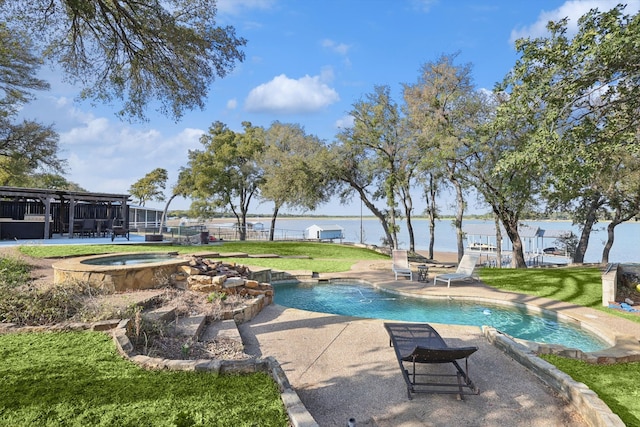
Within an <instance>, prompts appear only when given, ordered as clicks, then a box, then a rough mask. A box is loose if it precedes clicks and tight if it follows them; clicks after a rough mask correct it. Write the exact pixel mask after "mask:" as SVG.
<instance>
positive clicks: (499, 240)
mask: <svg viewBox="0 0 640 427" xmlns="http://www.w3.org/2000/svg"><path fill="white" fill-rule="evenodd" d="M493 218H494V220H495V224H496V267H498V268H502V228H501V227H500V218H498V215H495V214H494V217H493Z"/></svg>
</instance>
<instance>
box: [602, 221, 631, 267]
mask: <svg viewBox="0 0 640 427" xmlns="http://www.w3.org/2000/svg"><path fill="white" fill-rule="evenodd" d="M636 215H637V212H633V213H631V214H628V215H626V216H623V214H622V212H620V209H616V212H615V215H614V217H613V219H612V220H611V222H610V223H609V225H608V226H607V243H605V245H604V249H603V250H602V260H601V262H602V264H608V263H609V252H611V248H612V247H613V241H614V237H615V231H614V230H615V228H616V227H617V226H618V225H619V224H622V223H623V222H626V221H629V220H630V219H631V218H633V217H634V216H636Z"/></svg>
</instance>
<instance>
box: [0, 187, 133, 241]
mask: <svg viewBox="0 0 640 427" xmlns="http://www.w3.org/2000/svg"><path fill="white" fill-rule="evenodd" d="M129 197H130V196H129V194H111V193H90V192H85V191H68V190H56V189H44V188H21V187H2V186H0V201H1V202H2V205H1V206H0V220H1V219H4V221H5V222H11V223H12V224H14V225H15V224H18V223H19V224H21V226H22V228H24V229H29V224H33V227H40V225H39V224H41V223H44V224H43V225H44V233H43V236H42V238H44V239H48V238H51V234H52V231H53V230H52V226H53V224H54V223H55V224H56V226H55V227H54V228H56V229H58V226H59V225H61V224H68V233H69V238H72V237H73V226H74V222H75V220H76V219H77V218H76V213H79V212H81V213H82V215H81V218H85V217H87V215H89V216H90V215H92V214H93V215H94V218H95V215H97V214H96V209H95V207H96V206H98V205H100V206H105V207H106V208H105V209H102V211H104V212H105V215H109V217H110V218H116V219H119V220H120V221H122V223H123V224H125V225H126V223H127V222H128V212H127V208H128V205H127V203H128V202H129ZM55 205H58V208H57V209H55V211H56V212H55V214H54V212H53V211H54V209H52V207H53V206H55ZM66 207H68V209H66ZM82 207H86V208H87V209H84V210H82V209H79V208H82ZM92 207H93V208H94V209H91V208H92ZM65 211H67V213H66V215H63V213H64V212H65ZM81 218H78V219H81ZM36 224H38V225H37V226H36ZM59 231H60V233H62V232H63V231H64V230H63V229H62V228H60V229H59Z"/></svg>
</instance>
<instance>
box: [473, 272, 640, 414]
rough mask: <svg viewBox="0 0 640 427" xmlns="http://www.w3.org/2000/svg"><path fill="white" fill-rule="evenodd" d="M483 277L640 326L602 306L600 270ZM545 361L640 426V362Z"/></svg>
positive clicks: (497, 285) (503, 287)
mask: <svg viewBox="0 0 640 427" xmlns="http://www.w3.org/2000/svg"><path fill="white" fill-rule="evenodd" d="M480 278H481V279H482V281H483V282H485V283H486V284H488V285H490V286H493V287H495V288H498V289H501V290H504V291H509V292H519V293H523V294H527V295H535V296H540V297H546V298H551V299H554V300H560V301H565V302H569V303H573V304H576V305H582V306H586V307H591V308H594V309H597V310H601V311H604V312H607V313H608V314H612V315H615V316H619V317H624V318H626V319H629V320H632V321H634V322H638V323H640V316H637V315H633V314H630V313H624V312H621V311H618V310H613V309H610V308H608V307H603V306H602V276H601V272H600V270H599V269H598V268H594V267H566V268H546V269H531V268H529V269H522V270H514V269H498V268H482V269H480ZM621 333H624V332H623V331H621ZM542 358H544V359H545V360H547V361H548V362H549V363H552V364H553V365H555V366H557V367H558V369H560V370H561V371H563V372H565V373H567V374H568V375H570V376H571V377H572V378H573V379H574V380H576V381H579V382H582V383H584V384H586V385H587V386H588V387H589V388H590V389H592V390H593V391H594V392H596V393H597V394H598V396H599V397H600V398H601V399H602V400H603V401H604V402H605V403H606V404H607V406H609V408H611V410H612V411H613V412H614V413H616V414H617V415H618V416H619V417H620V418H621V419H622V420H623V421H624V423H625V424H626V425H629V426H632V425H633V426H640V389H639V388H638V384H640V363H620V364H616V365H592V364H589V363H585V362H582V361H579V360H575V359H566V358H563V357H559V356H553V355H543V356H542Z"/></svg>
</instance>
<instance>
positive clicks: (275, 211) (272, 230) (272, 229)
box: [269, 205, 280, 242]
mask: <svg viewBox="0 0 640 427" xmlns="http://www.w3.org/2000/svg"><path fill="white" fill-rule="evenodd" d="M279 210H280V206H278V205H275V207H274V208H273V214H272V215H271V227H270V228H269V241H270V242H273V237H274V233H275V232H276V218H277V217H278V211H279Z"/></svg>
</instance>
